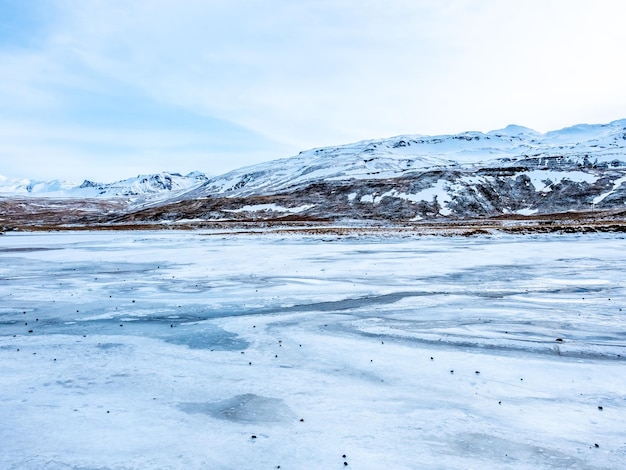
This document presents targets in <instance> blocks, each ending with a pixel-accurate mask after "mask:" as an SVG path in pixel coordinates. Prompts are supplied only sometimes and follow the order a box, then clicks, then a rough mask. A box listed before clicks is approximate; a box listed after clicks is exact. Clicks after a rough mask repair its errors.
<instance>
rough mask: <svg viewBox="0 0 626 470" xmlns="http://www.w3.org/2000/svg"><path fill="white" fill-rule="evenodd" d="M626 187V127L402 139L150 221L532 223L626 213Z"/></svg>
mask: <svg viewBox="0 0 626 470" xmlns="http://www.w3.org/2000/svg"><path fill="white" fill-rule="evenodd" d="M624 183H626V120H621V121H614V122H612V123H610V124H606V125H578V126H574V127H570V128H566V129H562V130H559V131H553V132H548V133H545V134H540V133H538V132H535V131H533V130H530V129H527V128H524V127H520V126H508V127H506V128H505V129H501V130H496V131H491V132H488V133H486V134H484V133H480V132H465V133H462V134H456V135H444V136H435V137H429V136H401V137H395V138H390V139H380V140H370V141H364V142H358V143H355V144H349V145H342V146H338V147H329V148H320V149H313V150H309V151H306V152H301V153H300V154H299V155H297V156H295V157H293V158H287V159H282V160H276V161H272V162H267V163H262V164H260V165H255V166H251V167H247V168H242V169H240V170H236V171H232V172H230V173H227V174H225V175H222V176H219V177H215V178H211V179H209V180H208V181H206V182H205V183H204V184H203V185H200V186H198V187H197V188H194V189H192V190H190V191H188V192H187V193H185V194H183V195H181V196H177V197H175V198H174V199H172V200H171V201H170V202H171V203H172V204H171V207H163V210H162V211H161V212H159V211H158V210H151V211H150V212H149V213H146V214H145V217H147V218H149V219H150V220H159V218H161V219H163V220H177V219H180V218H184V219H204V220H223V219H232V218H239V219H246V218H253V219H255V220H256V219H259V218H266V219H272V218H279V217H292V218H293V215H294V214H298V215H299V216H301V217H313V218H318V219H319V218H325V219H328V218H330V219H342V218H344V219H345V218H348V219H386V220H423V219H429V218H433V217H454V218H467V217H480V216H494V215H505V214H517V215H531V214H538V213H558V212H565V211H571V210H576V211H581V210H582V211H585V210H595V209H596V208H598V209H607V208H616V207H622V208H624V204H625V203H626V184H624ZM201 201H204V202H201ZM175 203H176V204H175ZM174 204H175V206H174ZM133 217H135V218H141V217H142V215H141V214H135V215H134V216H133Z"/></svg>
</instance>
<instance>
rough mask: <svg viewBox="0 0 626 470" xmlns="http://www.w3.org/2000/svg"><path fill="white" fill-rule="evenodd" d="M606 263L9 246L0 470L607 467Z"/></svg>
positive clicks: (429, 254)
mask: <svg viewBox="0 0 626 470" xmlns="http://www.w3.org/2000/svg"><path fill="white" fill-rule="evenodd" d="M625 267H626V240H625V239H624V238H623V237H620V236H615V235H597V236H596V235H593V236H591V235H585V236H578V235H566V236H563V235H545V236H544V235H542V236H526V237H517V236H497V237H496V236H493V237H476V238H455V237H453V238H444V237H433V238H431V237H422V238H399V237H393V236H389V237H362V238H348V237H347V238H334V237H329V236H319V237H307V236H280V235H256V236H248V235H238V236H233V235H226V234H218V233H216V232H211V233H210V232H153V233H145V232H114V233H56V234H55V233H41V234H7V235H5V236H2V237H0V298H1V299H2V302H1V303H0V370H1V371H2V381H1V382H0V384H1V385H0V468H3V469H5V468H6V469H70V468H72V469H74V468H97V469H145V468H159V469H182V468H185V469H196V468H198V469H199V468H212V469H222V468H223V469H231V468H232V469H235V468H236V469H247V468H250V469H257V468H276V467H277V466H278V465H280V466H281V468H282V469H284V468H298V469H302V468H304V469H308V468H310V469H318V468H344V464H343V462H347V463H348V464H349V466H348V468H359V469H361V468H366V469H370V468H371V469H379V468H393V469H413V468H433V469H434V468H437V469H442V468H502V469H537V468H545V469H555V468H568V469H569V468H578V469H604V468H623V465H624V462H625V461H626V432H625V429H626V428H625V427H624V423H625V422H626V362H625V361H626V318H625V317H624V312H626V292H625V289H624V274H623V273H624V268H625ZM599 407H602V408H601V409H600V408H599ZM596 444H597V446H596ZM343 455H346V457H345V458H344V457H343Z"/></svg>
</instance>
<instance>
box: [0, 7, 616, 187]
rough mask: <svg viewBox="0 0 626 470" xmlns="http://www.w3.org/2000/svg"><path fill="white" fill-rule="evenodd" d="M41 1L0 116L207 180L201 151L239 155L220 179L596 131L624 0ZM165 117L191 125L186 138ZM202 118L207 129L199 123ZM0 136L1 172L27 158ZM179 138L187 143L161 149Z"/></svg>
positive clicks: (14, 137)
mask: <svg viewBox="0 0 626 470" xmlns="http://www.w3.org/2000/svg"><path fill="white" fill-rule="evenodd" d="M41 5H42V6H41V8H42V9H44V10H45V9H52V8H54V15H52V20H50V21H49V23H47V24H45V27H42V26H33V24H37V23H36V22H35V23H33V22H30V23H28V22H26V23H27V24H28V25H30V26H29V27H32V28H36V30H37V33H38V34H36V35H35V36H34V37H36V38H39V40H29V41H28V43H24V44H21V43H20V40H21V39H20V38H12V40H11V41H7V43H6V44H4V47H3V44H2V43H1V42H0V64H1V65H2V77H3V80H2V81H0V99H2V101H3V109H2V110H0V118H2V119H3V120H4V121H6V122H11V123H13V124H15V126H17V127H19V126H23V127H24V128H25V129H27V128H28V126H31V125H33V124H32V123H33V122H35V123H36V126H37V128H39V129H40V131H41V132H43V130H44V128H45V127H48V128H49V130H50V132H54V131H55V129H57V127H55V126H61V127H63V128H64V129H73V128H74V129H75V128H77V127H78V128H80V131H77V132H74V131H72V132H67V133H66V134H64V135H65V136H66V137H65V138H64V139H63V141H64V142H65V143H60V141H61V139H59V140H58V141H57V142H56V144H55V145H58V147H55V149H56V150H59V149H61V148H62V147H63V145H67V146H68V151H69V150H70V149H71V148H72V145H73V144H72V142H74V147H76V146H80V147H81V152H80V153H79V154H80V155H89V154H90V151H91V152H92V153H93V155H96V156H97V158H98V159H104V158H106V151H107V149H110V148H111V147H112V146H111V145H109V146H107V143H106V138H105V139H100V138H95V137H94V136H110V137H111V138H112V139H117V140H118V141H121V142H124V144H123V145H124V148H125V155H127V156H128V158H129V159H133V158H134V157H133V152H134V153H135V154H136V155H137V156H138V157H137V158H139V156H142V155H143V156H145V155H152V157H150V158H152V159H153V162H154V163H155V165H158V164H160V165H162V167H171V165H170V164H169V163H170V162H171V156H169V154H168V152H158V151H155V150H154V149H158V148H159V147H161V148H164V149H172V150H176V151H178V152H179V154H178V155H177V157H176V159H177V160H178V161H179V162H184V161H185V160H186V159H188V160H189V161H192V160H193V161H197V155H198V152H200V153H201V152H202V146H203V145H205V146H206V147H205V151H206V155H207V159H206V166H205V167H200V168H197V169H199V170H205V171H211V167H215V166H219V167H220V168H226V169H228V166H227V165H225V164H221V163H220V164H219V165H212V163H213V162H212V160H211V159H212V158H215V155H216V154H218V153H219V154H220V155H224V154H227V155H239V157H238V158H236V159H232V160H230V162H231V165H232V166H231V167H233V168H234V167H235V166H241V165H242V164H245V163H254V162H258V161H260V159H262V158H268V156H269V157H271V158H278V157H284V156H289V155H291V154H294V153H296V152H297V151H299V150H303V149H305V148H310V147H317V146H323V145H331V144H338V143H346V142H350V141H355V140H363V139H369V138H376V137H384V136H390V135H398V134H410V133H421V134H439V133H453V132H460V131H463V130H483V131H487V130H490V129H494V128H501V127H504V126H505V125H507V124H509V123H517V124H522V125H525V126H528V127H533V128H535V129H537V130H540V131H546V130H549V129H555V128H560V127H564V126H566V125H570V124H575V123H578V122H608V121H611V120H614V119H618V118H621V117H624V116H623V110H624V109H626V91H625V90H624V87H623V82H624V78H626V77H624V72H623V70H622V69H623V67H622V65H621V54H622V51H621V45H622V44H624V43H626V30H625V29H624V28H623V27H622V25H621V21H620V19H621V18H623V17H624V13H626V5H624V4H623V2H621V1H618V0H614V1H611V0H597V1H591V0H567V1H565V0H553V1H551V2H545V1H539V0H526V1H520V0H513V1H510V2H500V1H495V0H480V1H479V0H448V1H420V2H415V1H400V0H396V1H389V2H376V1H359V2H357V1H349V0H344V1H332V2H331V1H301V2H292V1H279V0H276V1H253V0H239V1H237V0H234V1H217V0H216V1H192V0H189V1H185V2H174V1H171V0H167V1H166V0H151V1H113V0H107V1H100V0H92V1H88V2H74V1H70V0H59V1H57V2H53V3H42V4H41ZM41 13H42V12H41V11H40V12H39V14H40V17H41V16H42V15H41ZM44 16H45V15H44ZM26 23H25V24H26ZM9 42H10V44H9ZM16 42H17V43H18V46H16ZM20 46H21V47H20ZM103 103H107V105H106V106H104V105H103ZM620 112H621V113H622V114H616V113H620ZM153 114H157V115H159V116H161V118H160V119H158V120H157V119H151V118H150V116H151V115H153ZM183 114H185V115H187V117H188V116H191V115H193V116H194V118H193V119H191V121H192V122H193V125H192V126H191V127H192V128H193V129H192V131H190V132H186V131H185V129H184V128H181V125H180V122H181V115H183ZM163 116H165V117H163ZM167 116H170V117H169V118H167ZM203 119H206V120H207V122H220V123H222V124H220V125H208V126H206V128H203V129H202V128H201V126H199V124H198V122H200V121H201V120H203ZM142 122H143V124H142ZM124 127H126V128H127V129H126V131H125V132H122V133H121V134H120V128H124ZM137 128H139V130H140V131H141V132H139V131H137ZM13 129H14V132H13V133H12V134H11V133H7V132H4V133H3V138H4V139H5V145H4V146H2V147H0V151H1V152H2V153H1V154H0V158H2V162H3V166H4V167H6V166H7V165H6V164H5V163H4V162H6V161H7V160H8V159H10V158H12V156H11V155H12V154H10V153H8V151H9V150H8V149H12V150H13V151H15V149H17V148H22V151H21V152H20V154H21V155H27V154H28V150H27V149H28V144H26V143H20V140H19V139H20V135H21V134H20V131H18V130H17V129H16V128H15V127H14V128H13ZM144 131H145V132H144ZM24 132H26V131H24ZM203 132H206V134H207V137H206V138H201V137H198V136H199V135H201V134H202V133H203ZM177 135H178V137H177ZM84 136H91V138H85V137H84ZM115 136H117V137H115ZM165 136H167V137H165ZM220 136H221V137H220ZM186 139H190V140H191V141H193V143H194V144H193V145H188V146H185V145H179V146H178V147H177V146H176V145H175V144H174V143H175V142H178V141H185V140H186ZM85 141H87V143H85ZM225 141H230V143H228V142H225ZM216 142H219V145H221V147H219V149H220V152H216V151H215V150H216V148H215V147H214V146H215V145H216ZM251 142H252V143H253V144H254V145H250V143H251ZM45 143H46V141H45V140H43V139H41V140H39V141H38V142H35V145H37V146H38V147H37V150H38V151H41V150H43V151H45ZM20 145H21V146H22V147H20ZM252 147H254V148H252ZM1 149H5V150H1ZM90 149H91V150H90ZM55 155H56V156H57V157H58V158H61V159H62V158H63V156H62V152H60V151H57V152H56V153H55ZM246 156H247V157H246ZM31 158H32V159H33V160H34V159H36V158H38V156H37V155H34V154H33V155H32V156H31ZM77 158H78V157H77ZM85 158H86V157H85ZM142 158H143V157H142ZM94 159H95V157H94ZM94 159H85V165H84V166H85V168H88V165H93V164H94V163H93V162H94ZM222 160H224V159H223V158H222ZM79 166H80V165H79ZM150 166H152V165H150ZM53 170H54V169H53V168H51V169H50V171H51V174H52V172H53ZM0 172H6V170H4V169H3V168H0ZM120 177H123V175H120Z"/></svg>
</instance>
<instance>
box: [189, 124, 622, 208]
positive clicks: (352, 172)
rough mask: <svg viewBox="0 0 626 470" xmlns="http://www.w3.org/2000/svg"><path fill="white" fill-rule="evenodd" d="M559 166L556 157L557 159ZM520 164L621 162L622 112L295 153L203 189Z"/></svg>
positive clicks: (272, 188) (268, 188) (232, 191)
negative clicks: (541, 126) (581, 120)
mask: <svg viewBox="0 0 626 470" xmlns="http://www.w3.org/2000/svg"><path fill="white" fill-rule="evenodd" d="M555 159H556V161H558V165H555V164H554V161H552V160H555ZM519 164H527V165H529V166H533V165H532V164H534V166H536V167H537V168H540V169H541V168H552V167H555V166H560V167H563V166H566V165H567V164H571V165H572V166H578V165H584V166H589V165H595V166H601V167H606V166H612V167H624V166H626V119H625V120H620V121H614V122H612V123H610V124H606V125H578V126H574V127H570V128H566V129H562V130H560V131H553V132H548V133H546V134H539V133H537V132H535V131H533V130H531V129H527V128H524V127H521V126H508V127H507V128H505V129H501V130H496V131H491V132H488V133H487V134H483V133H481V132H464V133H462V134H456V135H443V136H434V137H432V136H419V135H414V136H399V137H394V138H389V139H379V140H368V141H363V142H358V143H355V144H348V145H342V146H338V147H328V148H319V149H313V150H308V151H305V152H301V153H300V154H299V155H298V156H295V157H292V158H286V159H281V160H276V161H272V162H267V163H262V164H260V165H255V166H251V167H247V168H242V169H239V170H235V171H232V172H230V173H227V174H225V175H222V176H219V177H216V178H211V179H209V180H208V181H207V182H206V183H205V184H204V185H203V187H202V188H200V190H201V191H202V192H204V193H206V194H212V195H214V194H223V195H229V196H249V195H252V194H255V195H258V194H269V193H272V192H277V191H285V190H292V189H294V188H297V187H301V186H303V185H308V184H311V183H314V182H319V181H339V180H349V179H384V178H395V177H399V176H407V175H416V174H419V173H421V172H423V171H425V170H429V171H430V170H433V169H458V168H464V169H470V170H471V169H473V168H478V167H489V166H503V165H504V166H508V167H513V166H516V165H519Z"/></svg>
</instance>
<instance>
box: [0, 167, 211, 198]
mask: <svg viewBox="0 0 626 470" xmlns="http://www.w3.org/2000/svg"><path fill="white" fill-rule="evenodd" d="M206 179H207V178H206V176H205V175H204V174H203V173H200V172H193V173H189V174H188V175H185V176H183V175H180V174H178V173H167V172H163V173H158V174H154V175H139V176H137V177H134V178H128V179H125V180H122V181H116V182H114V183H97V182H93V181H88V180H85V181H84V182H83V183H82V184H80V185H78V184H76V183H70V182H68V181H60V180H53V181H36V180H29V179H10V178H6V177H4V176H2V175H0V196H36V197H56V198H58V197H69V198H97V197H121V196H125V197H128V196H145V195H156V194H161V193H167V194H169V193H171V192H172V191H174V192H175V191H181V190H189V189H191V188H193V187H194V186H197V185H199V184H201V183H203V182H205V181H206Z"/></svg>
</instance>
